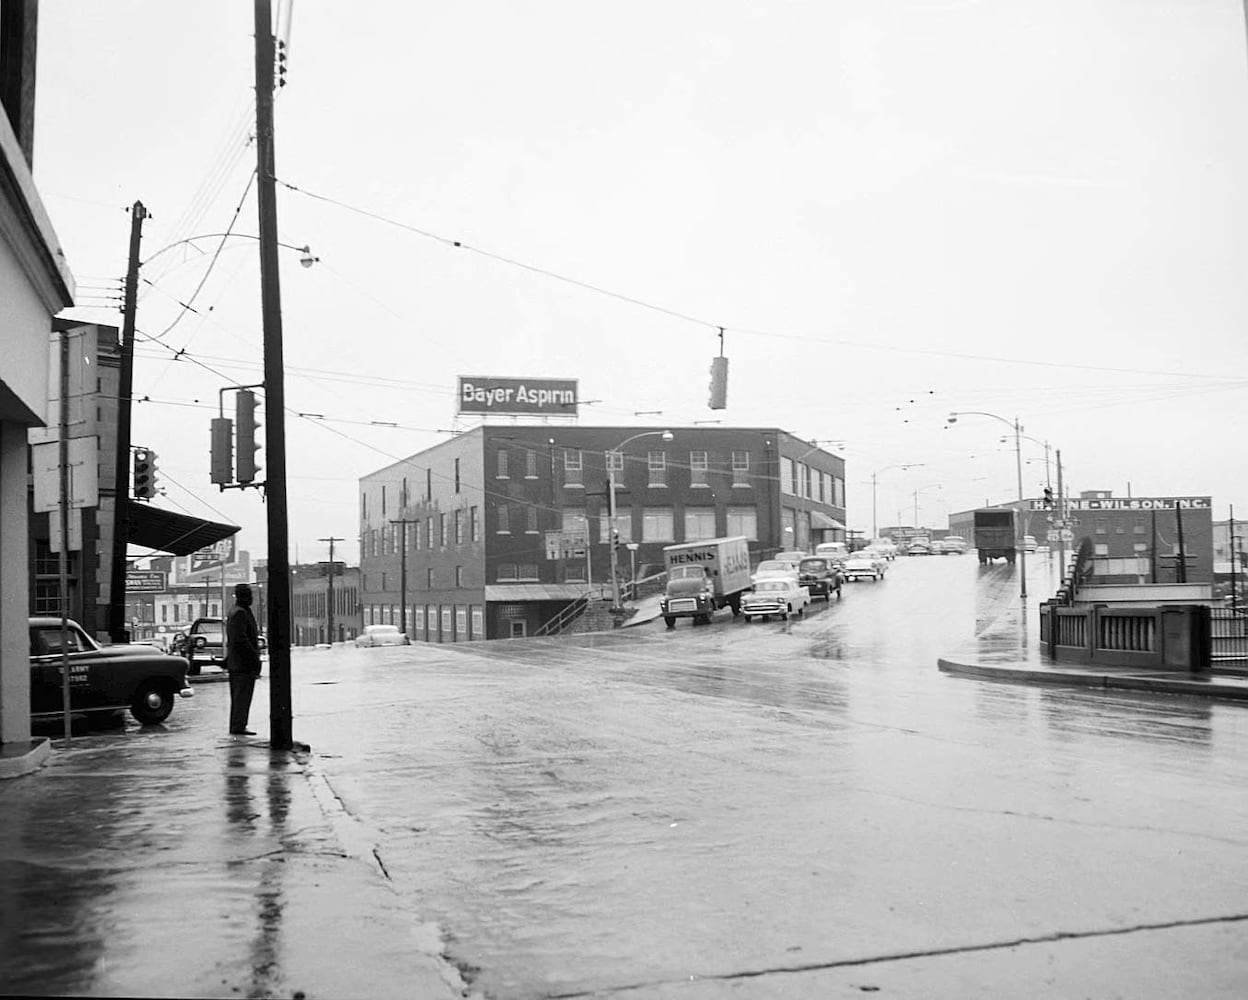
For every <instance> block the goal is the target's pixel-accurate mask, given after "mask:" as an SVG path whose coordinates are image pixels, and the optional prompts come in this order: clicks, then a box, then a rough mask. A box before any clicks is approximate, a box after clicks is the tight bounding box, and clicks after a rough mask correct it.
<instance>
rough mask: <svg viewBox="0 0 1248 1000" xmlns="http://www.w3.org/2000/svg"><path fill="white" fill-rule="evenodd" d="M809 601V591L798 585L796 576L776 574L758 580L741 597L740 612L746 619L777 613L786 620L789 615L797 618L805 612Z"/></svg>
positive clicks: (750, 619) (765, 617)
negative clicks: (766, 578) (752, 587)
mask: <svg viewBox="0 0 1248 1000" xmlns="http://www.w3.org/2000/svg"><path fill="white" fill-rule="evenodd" d="M809 603H810V591H808V590H807V589H806V588H805V587H802V586H799V585H798V582H797V578H796V577H791V576H777V577H773V578H771V579H769V580H760V581H759V582H758V584H756V585H755V587H754V589H753V590H752V591H750V592H749V593H747V594H745V595H744V596H743V597H742V598H741V614H743V615H745V620H746V621H752V620H753V619H755V618H762V619H764V620H766V619H767V617H768V616H769V615H779V616H780V617H781V618H782V619H785V620H787V619H788V617H789V615H797V616H798V617H799V618H800V617H801V616H802V615H804V614H805V613H806V605H808V604H809Z"/></svg>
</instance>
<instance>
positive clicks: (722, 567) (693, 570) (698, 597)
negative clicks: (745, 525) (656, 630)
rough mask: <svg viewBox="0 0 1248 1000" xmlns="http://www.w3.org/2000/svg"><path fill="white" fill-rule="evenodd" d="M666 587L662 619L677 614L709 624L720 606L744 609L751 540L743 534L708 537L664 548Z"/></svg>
mask: <svg viewBox="0 0 1248 1000" xmlns="http://www.w3.org/2000/svg"><path fill="white" fill-rule="evenodd" d="M663 562H664V564H665V565H666V567H667V588H666V591H665V592H664V594H663V597H662V600H661V601H660V602H659V609H660V611H661V613H662V615H663V622H664V623H665V624H666V625H667V627H668V628H675V627H676V619H677V618H692V619H693V623H694V624H695V625H698V624H703V625H705V624H709V623H710V621H711V616H712V615H713V614H714V613H715V612H716V610H718V609H719V608H724V607H730V608H732V614H733V616H734V617H736V616H737V615H739V614H740V613H741V595H742V594H744V593H745V591H747V590H749V589H750V543H749V541H748V540H747V539H746V538H745V537H744V536H739V537H735V538H709V539H707V540H705V541H701V542H685V543H684V544H682V545H668V546H667V547H665V548H664V549H663Z"/></svg>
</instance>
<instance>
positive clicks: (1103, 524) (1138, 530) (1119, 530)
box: [1096, 517, 1148, 535]
mask: <svg viewBox="0 0 1248 1000" xmlns="http://www.w3.org/2000/svg"><path fill="white" fill-rule="evenodd" d="M1147 530H1148V529H1147V528H1146V527H1145V526H1144V518H1142V517H1137V518H1136V519H1135V523H1134V524H1133V525H1132V526H1131V532H1132V534H1135V535H1142V534H1144V533H1145V532H1146V531H1147ZM1126 531H1127V527H1126V525H1125V524H1123V523H1122V521H1121V520H1119V521H1118V523H1117V524H1115V525H1114V532H1115V533H1116V534H1119V535H1124V534H1126ZM1096 533H1097V534H1098V535H1108V534H1109V518H1107V517H1098V518H1097V519H1096Z"/></svg>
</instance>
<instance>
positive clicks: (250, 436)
mask: <svg viewBox="0 0 1248 1000" xmlns="http://www.w3.org/2000/svg"><path fill="white" fill-rule="evenodd" d="M234 417H235V421H236V424H237V426H238V448H237V454H236V455H235V456H234V471H235V473H236V476H235V478H236V479H237V480H238V481H239V482H240V483H250V482H254V481H255V478H256V470H257V468H258V466H257V465H256V452H258V451H259V450H260V445H258V444H257V443H256V431H257V429H259V427H260V425H259V424H258V423H256V394H255V393H254V392H252V391H251V390H250V389H239V390H238V392H237V394H235V396H234Z"/></svg>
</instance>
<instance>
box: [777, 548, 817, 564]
mask: <svg viewBox="0 0 1248 1000" xmlns="http://www.w3.org/2000/svg"><path fill="white" fill-rule="evenodd" d="M808 555H810V553H809V552H798V551H797V550H796V549H794V550H793V551H792V552H777V553H776V554H775V556H773V558H775V559H787V560H788V561H789V562H795V563H800V562H801V561H802V560H803V559H805V558H806V557H807V556H808Z"/></svg>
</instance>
